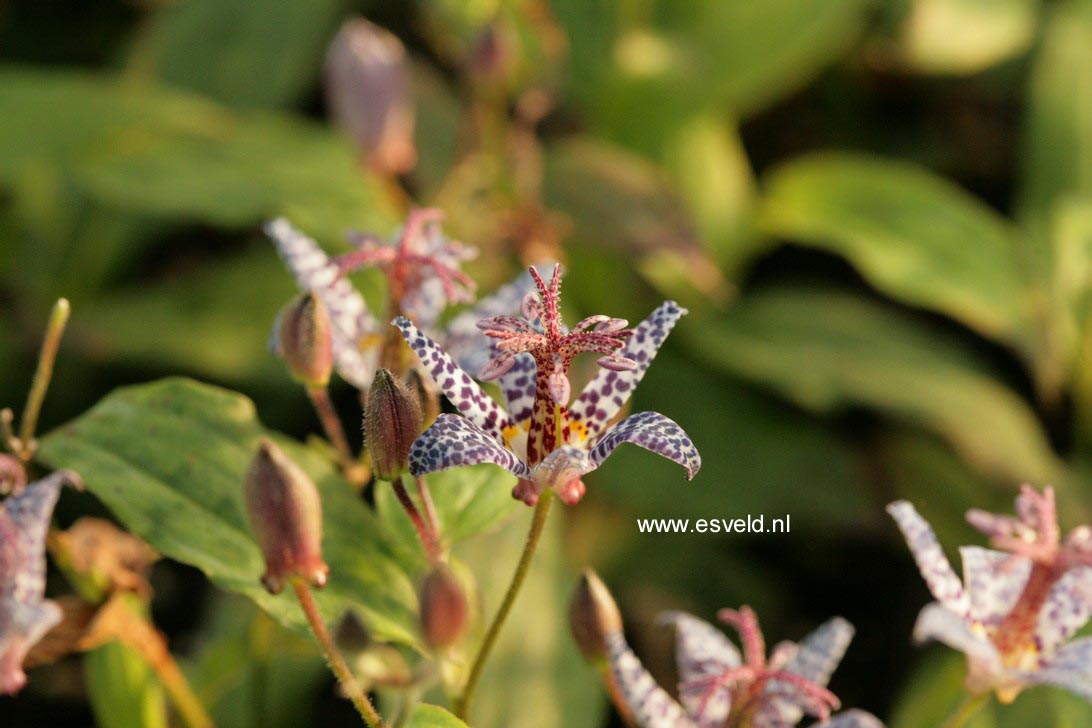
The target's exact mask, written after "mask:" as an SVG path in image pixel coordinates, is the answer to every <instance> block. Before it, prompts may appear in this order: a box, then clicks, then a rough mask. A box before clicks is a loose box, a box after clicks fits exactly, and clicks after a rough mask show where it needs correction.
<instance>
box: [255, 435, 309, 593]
mask: <svg viewBox="0 0 1092 728" xmlns="http://www.w3.org/2000/svg"><path fill="white" fill-rule="evenodd" d="M243 494H244V497H245V499H246V514H247V519H248V520H249V521H250V528H251V530H252V531H253V532H254V535H255V536H256V537H257V540H258V545H259V546H260V547H261V549H262V555H263V556H265V574H263V575H262V584H264V585H265V588H266V589H268V590H269V591H270V592H271V593H273V594H276V593H277V592H279V591H280V590H281V589H282V588H283V587H284V582H285V581H286V580H288V579H292V578H296V577H298V578H301V579H304V580H306V581H308V582H309V583H310V584H311V585H312V586H315V587H320V588H321V587H323V586H325V584H326V577H327V575H328V574H329V573H330V567H328V566H327V565H326V563H325V562H324V561H323V560H322V502H321V501H320V500H319V494H318V489H317V488H316V487H315V484H314V483H313V482H312V481H311V478H309V477H308V476H307V473H305V472H303V470H302V469H300V467H299V466H298V465H296V464H295V463H294V462H292V461H291V460H289V459H288V456H287V455H285V454H284V451H282V450H281V449H280V448H279V447H277V446H276V445H274V444H273V443H272V442H271V441H269V440H266V439H263V440H262V442H261V444H260V445H259V446H258V452H257V454H256V455H255V456H254V459H253V460H251V461H250V467H249V468H248V469H247V471H246V478H245V480H244V482H243Z"/></svg>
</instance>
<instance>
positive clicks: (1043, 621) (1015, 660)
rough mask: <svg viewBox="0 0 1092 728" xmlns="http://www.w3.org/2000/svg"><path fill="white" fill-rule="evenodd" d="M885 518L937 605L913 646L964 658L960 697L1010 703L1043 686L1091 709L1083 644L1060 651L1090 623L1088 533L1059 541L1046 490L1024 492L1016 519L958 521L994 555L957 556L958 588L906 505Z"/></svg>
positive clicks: (1089, 651) (1087, 651) (1091, 669)
mask: <svg viewBox="0 0 1092 728" xmlns="http://www.w3.org/2000/svg"><path fill="white" fill-rule="evenodd" d="M887 510H888V512H889V513H891V515H892V516H893V517H894V519H895V521H896V522H897V523H898V525H899V528H900V529H901V530H902V532H903V535H904V536H905V537H906V542H907V545H909V547H910V550H911V552H912V553H913V555H914V559H915V560H916V561H917V564H918V569H919V570H920V571H921V573H922V576H923V577H924V578H925V582H926V584H927V585H928V587H929V590H930V591H931V592H932V593H933V596H934V597H936V600H937V601H936V602H934V603H932V604H929V605H927V606H926V607H925V608H924V609H923V610H922V612H921V615H920V616H919V617H918V622H917V625H916V627H915V630H914V636H915V638H916V639H917V640H919V641H925V640H932V639H935V640H938V641H940V642H944V643H945V644H947V645H949V646H951V647H954V648H956V649H958V650H960V651H961V652H963V653H965V654H966V655H967V664H968V671H967V688H968V690H969V691H970V692H972V693H983V692H987V691H990V690H993V691H996V693H997V697H998V699H999V700H1001V701H1002V702H1011V701H1012V700H1014V699H1015V698H1016V696H1017V695H1018V694H1019V693H1020V691H1021V690H1023V689H1024V688H1026V687H1028V686H1030V685H1035V684H1049V685H1056V686H1059V687H1063V688H1066V689H1067V690H1070V691H1072V692H1074V693H1076V694H1077V695H1080V696H1081V697H1083V698H1085V699H1086V700H1090V701H1092V638H1083V639H1077V640H1073V641H1070V638H1071V637H1072V636H1073V635H1074V634H1076V632H1077V631H1078V630H1080V629H1081V627H1083V626H1084V625H1085V624H1086V623H1087V622H1088V620H1089V617H1090V616H1092V548H1090V540H1092V539H1090V536H1092V531H1090V530H1089V528H1088V527H1087V526H1081V527H1080V528H1077V529H1075V530H1074V531H1073V532H1071V533H1070V534H1069V535H1068V536H1067V537H1066V538H1065V539H1064V540H1063V539H1062V538H1061V532H1060V530H1059V528H1058V522H1057V517H1056V510H1055V503H1054V491H1053V490H1052V489H1051V488H1046V489H1045V490H1044V491H1043V493H1041V494H1040V493H1037V492H1036V491H1035V490H1033V489H1032V488H1030V487H1029V486H1024V487H1023V488H1022V489H1021V492H1020V495H1019V496H1018V497H1017V499H1016V514H1017V515H1016V517H1013V516H1007V515H996V514H991V513H986V512H984V511H979V510H972V511H969V512H968V513H967V520H968V521H969V522H970V523H971V525H973V526H975V527H976V528H978V529H979V530H981V531H983V532H984V533H986V534H987V535H988V536H990V541H991V543H992V544H993V545H994V546H996V547H997V548H999V549H1001V550H1000V551H995V550H992V549H985V548H980V547H977V546H964V547H962V548H960V550H959V551H960V555H961V556H962V559H963V580H962V581H960V579H959V577H957V576H956V574H955V572H954V571H953V570H952V567H951V565H950V564H949V563H948V560H947V558H945V556H944V552H943V551H942V550H941V548H940V544H939V543H938V542H937V538H936V535H935V534H934V533H933V530H932V529H931V528H930V527H929V524H928V523H927V522H926V521H925V519H923V518H922V517H921V516H920V515H919V514H918V512H917V511H916V510H914V507H913V506H912V505H910V504H909V503H907V502H905V501H899V502H897V503H892V504H891V505H890V506H888V508H887Z"/></svg>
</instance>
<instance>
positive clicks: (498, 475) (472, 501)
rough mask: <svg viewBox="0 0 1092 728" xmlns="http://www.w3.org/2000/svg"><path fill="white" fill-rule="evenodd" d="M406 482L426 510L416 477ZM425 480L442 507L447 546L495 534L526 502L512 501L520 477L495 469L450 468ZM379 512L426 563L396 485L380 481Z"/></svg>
mask: <svg viewBox="0 0 1092 728" xmlns="http://www.w3.org/2000/svg"><path fill="white" fill-rule="evenodd" d="M405 482H406V490H407V492H409V493H410V496H411V497H412V498H413V499H414V501H415V502H416V503H417V504H418V508H420V507H421V505H420V500H419V497H418V495H417V489H416V487H415V485H414V484H413V479H412V478H410V477H409V476H407V477H406V480H405ZM425 482H426V483H427V484H428V489H429V493H430V494H431V495H432V500H433V503H434V504H435V506H436V515H437V517H438V518H439V521H440V524H439V525H440V538H441V539H442V540H443V542H444V543H445V544H447V545H451V544H455V543H458V542H460V541H463V540H465V539H468V538H470V537H472V536H476V535H478V534H480V533H484V532H487V531H490V530H492V529H494V528H496V527H497V526H498V525H499V524H500V523H502V522H503V521H504V520H505V519H506V518H508V517H509V516H511V515H512V513H513V512H514V511H516V510H520V509H519V506H520V505H521V504H520V503H519V501H517V500H516V499H515V498H513V497H512V488H513V487H514V486H515V484H516V479H515V477H513V476H512V475H510V474H509V473H508V472H506V471H505V470H503V469H501V468H499V467H497V466H495V465H476V466H473V467H468V468H458V469H456V470H445V471H442V472H439V473H433V474H432V475H429V476H427V477H426V478H425ZM375 509H376V513H377V514H378V516H379V519H380V520H381V521H382V522H383V523H384V525H385V526H386V527H387V528H388V529H390V531H391V533H392V535H393V536H394V538H395V539H397V541H398V542H399V543H400V544H401V546H402V547H403V548H404V549H405V551H406V553H407V555H409V556H411V557H412V558H416V559H418V560H421V562H422V564H423V563H424V559H425V557H426V554H425V552H424V549H423V547H422V546H421V543H420V540H419V539H418V538H417V532H416V531H415V530H414V529H413V524H412V523H411V522H410V519H409V516H407V515H406V511H405V510H404V509H403V508H402V506H401V504H400V503H399V502H398V498H397V497H396V496H395V495H394V488H393V487H392V486H391V484H390V483H384V482H378V483H376V486H375Z"/></svg>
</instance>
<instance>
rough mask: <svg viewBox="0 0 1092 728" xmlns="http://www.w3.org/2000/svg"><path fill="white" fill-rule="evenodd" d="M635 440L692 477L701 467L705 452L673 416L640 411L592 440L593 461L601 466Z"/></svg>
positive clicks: (688, 477)
mask: <svg viewBox="0 0 1092 728" xmlns="http://www.w3.org/2000/svg"><path fill="white" fill-rule="evenodd" d="M626 442H632V443H633V444H634V445H639V446H641V447H643V448H644V449H646V450H648V451H650V452H654V453H656V454H657V455H661V456H663V457H665V458H667V459H668V460H671V461H673V462H676V463H678V464H679V465H682V466H683V467H684V468H686V477H687V479H688V480H690V479H692V478H693V477H694V476H695V475H697V473H698V470H700V469H701V455H700V454H698V449H697V448H696V447H694V443H693V442H692V441H691V440H690V437H689V436H688V435H687V434H686V432H684V431H683V429H682V428H681V427H679V425H678V424H677V423H676V422H675V421H674V420H672V419H670V418H669V417H665V416H664V415H661V414H660V413H659V412H638V413H637V414H635V415H630V416H629V417H627V418H625V419H624V420H622V421H621V422H619V423H618V424H616V425H615V426H614V427H612V428H610V429H609V430H607V431H606V432H604V433H602V434H601V435H599V436H598V437H597V438H595V439H594V440H592V441H591V443H590V446H589V448H588V452H589V453H590V457H591V461H592V462H593V463H594V464H595V465H596V467H598V466H599V465H601V464H602V463H603V461H604V460H606V459H607V457H608V456H610V454H611V453H612V452H614V449H615V448H616V447H618V446H619V445H621V444H623V443H626Z"/></svg>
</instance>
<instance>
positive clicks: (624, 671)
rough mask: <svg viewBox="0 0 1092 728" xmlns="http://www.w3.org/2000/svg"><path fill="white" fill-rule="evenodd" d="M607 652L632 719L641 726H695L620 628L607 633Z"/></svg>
mask: <svg viewBox="0 0 1092 728" xmlns="http://www.w3.org/2000/svg"><path fill="white" fill-rule="evenodd" d="M606 643H607V652H608V654H609V656H610V667H611V671H612V672H613V673H614V681H615V683H616V684H617V686H618V691H619V692H620V693H621V695H622V700H623V701H625V704H626V706H627V707H629V709H630V712H632V713H633V719H634V721H635V722H636V723H637V725H639V726H641V727H642V728H695V724H694V722H693V721H691V720H690V718H688V717H687V715H686V712H685V711H684V710H683V708H682V706H681V705H679V704H678V703H676V702H675V700H674V699H673V698H672V697H671V696H670V695H668V694H667V691H665V690H664V689H663V688H661V687H660V686H659V685H658V684H657V683H656V680H655V679H654V678H653V677H652V675H650V674H649V672H648V670H646V669H645V666H644V665H642V664H641V661H640V660H639V659H637V655H635V654H633V650H631V649H630V648H629V645H628V644H626V639H625V637H623V636H622V633H621V632H612V633H610V634H608V635H607V638H606Z"/></svg>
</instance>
